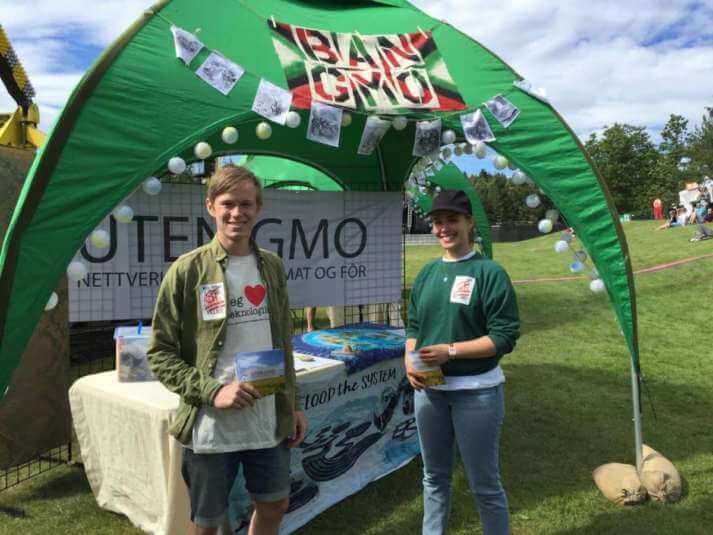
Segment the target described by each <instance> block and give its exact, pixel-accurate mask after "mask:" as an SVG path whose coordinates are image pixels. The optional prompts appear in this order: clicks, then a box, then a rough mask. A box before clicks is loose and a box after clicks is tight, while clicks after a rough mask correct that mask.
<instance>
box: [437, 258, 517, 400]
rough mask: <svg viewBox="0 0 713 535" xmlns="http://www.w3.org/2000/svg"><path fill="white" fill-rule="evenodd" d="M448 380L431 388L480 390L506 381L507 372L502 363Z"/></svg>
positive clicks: (459, 259)
mask: <svg viewBox="0 0 713 535" xmlns="http://www.w3.org/2000/svg"><path fill="white" fill-rule="evenodd" d="M474 255H475V251H471V252H470V253H468V254H466V255H465V256H464V257H462V258H457V259H451V258H445V257H444V258H443V261H444V262H460V261H462V260H467V259H468V258H470V257H472V256H474ZM445 380H446V382H445V383H444V384H442V385H435V386H432V387H430V388H433V389H435V390H480V389H482V388H491V387H493V386H498V385H499V384H502V383H504V382H505V374H504V373H503V369H502V368H501V367H500V364H498V365H497V366H495V368H493V369H492V370H488V371H487V372H484V373H479V374H477V375H450V376H446V377H445Z"/></svg>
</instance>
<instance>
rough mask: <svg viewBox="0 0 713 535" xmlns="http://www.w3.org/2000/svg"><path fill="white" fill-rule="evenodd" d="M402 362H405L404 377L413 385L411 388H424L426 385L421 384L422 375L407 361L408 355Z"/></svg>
mask: <svg viewBox="0 0 713 535" xmlns="http://www.w3.org/2000/svg"><path fill="white" fill-rule="evenodd" d="M404 362H405V364H406V378H407V379H408V382H409V384H410V385H411V386H412V387H413V389H414V390H423V389H424V388H426V385H425V384H423V376H422V375H421V374H420V373H418V372H417V371H414V369H413V368H412V367H411V363H410V362H409V359H408V357H406V358H405V359H404Z"/></svg>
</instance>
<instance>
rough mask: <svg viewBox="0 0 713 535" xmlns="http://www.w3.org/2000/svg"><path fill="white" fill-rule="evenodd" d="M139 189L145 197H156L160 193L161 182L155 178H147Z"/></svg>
mask: <svg viewBox="0 0 713 535" xmlns="http://www.w3.org/2000/svg"><path fill="white" fill-rule="evenodd" d="M141 187H142V189H143V190H144V193H146V195H158V194H159V193H161V181H160V180H159V179H158V178H156V177H155V176H152V177H149V178H147V179H146V180H144V183H143V184H142V185H141Z"/></svg>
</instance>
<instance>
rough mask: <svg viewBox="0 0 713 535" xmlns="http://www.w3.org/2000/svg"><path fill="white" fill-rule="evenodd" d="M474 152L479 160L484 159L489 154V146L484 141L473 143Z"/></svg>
mask: <svg viewBox="0 0 713 535" xmlns="http://www.w3.org/2000/svg"><path fill="white" fill-rule="evenodd" d="M473 153H474V154H475V156H476V157H477V158H478V159H479V160H482V159H483V158H485V156H486V155H487V154H488V146H487V145H486V144H485V143H484V142H482V141H478V142H477V143H476V144H475V145H473Z"/></svg>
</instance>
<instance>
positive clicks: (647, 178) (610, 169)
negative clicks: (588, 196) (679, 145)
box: [585, 123, 660, 215]
mask: <svg viewBox="0 0 713 535" xmlns="http://www.w3.org/2000/svg"><path fill="white" fill-rule="evenodd" d="M585 148H586V149H587V152H589V155H590V156H591V158H592V160H593V161H594V163H595V165H596V166H597V168H598V169H599V172H600V173H601V174H602V177H603V178H604V181H605V182H606V183H607V186H608V187H609V191H610V192H611V194H612V196H613V198H614V203H615V205H616V207H617V209H618V210H619V212H623V213H626V212H630V213H635V214H647V215H648V213H649V206H650V205H651V202H652V201H653V199H654V198H656V197H657V196H659V195H660V192H659V191H658V189H659V188H660V185H659V184H657V183H656V182H658V181H655V180H654V178H655V177H656V169H655V168H656V165H657V163H658V161H659V158H660V155H659V152H658V151H657V150H656V146H655V145H654V144H653V142H652V141H651V138H650V137H649V134H648V133H647V132H646V129H645V128H643V127H640V126H632V125H629V124H619V123H615V124H614V125H613V126H610V127H605V129H604V132H602V134H601V136H600V137H599V136H597V135H596V134H592V135H591V136H590V137H589V139H588V140H587V142H586V144H585Z"/></svg>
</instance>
